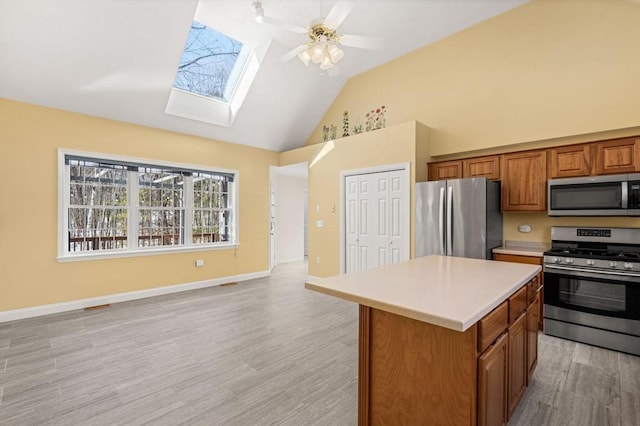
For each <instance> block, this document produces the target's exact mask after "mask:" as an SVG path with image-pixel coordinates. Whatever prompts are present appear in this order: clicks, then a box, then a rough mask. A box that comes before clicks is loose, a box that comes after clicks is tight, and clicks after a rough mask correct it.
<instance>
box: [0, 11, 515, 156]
mask: <svg viewBox="0 0 640 426" xmlns="http://www.w3.org/2000/svg"><path fill="white" fill-rule="evenodd" d="M525 1H526V0H396V1H382V0H371V1H368V0H367V1H365V0H354V1H352V3H353V9H352V11H351V13H350V14H349V15H348V16H347V18H346V19H345V20H344V22H343V23H342V25H340V27H339V32H340V33H345V34H356V35H364V36H375V37H379V38H380V39H381V40H382V41H383V45H384V48H383V49H381V50H363V49H355V48H349V47H345V48H344V52H345V57H344V58H343V59H342V61H341V62H340V74H339V75H337V76H333V77H328V76H322V75H320V71H319V70H317V69H315V68H312V66H311V65H310V67H309V68H305V67H304V65H303V64H302V63H301V62H300V61H299V60H298V59H297V58H294V59H293V60H291V61H289V62H286V63H282V62H280V60H279V59H280V58H281V57H282V56H283V55H284V54H285V53H286V52H288V51H290V50H291V49H292V48H294V47H296V46H297V45H299V44H301V43H303V42H304V41H305V37H304V36H302V35H298V34H294V33H291V32H288V31H284V30H282V29H280V28H277V27H274V26H271V25H268V24H259V23H257V22H255V21H254V19H253V16H254V15H253V14H254V11H253V7H252V0H211V1H207V0H205V1H203V2H202V6H201V8H202V10H201V11H200V12H206V13H207V14H210V16H211V18H210V19H211V20H210V22H205V24H207V25H209V26H214V25H215V27H214V28H216V29H218V30H221V31H223V32H227V33H228V34H229V35H231V36H236V38H238V39H239V40H241V41H243V42H245V43H247V41H248V40H251V42H252V43H255V44H256V45H262V46H268V50H267V53H266V55H265V56H264V60H263V63H262V66H261V67H260V71H259V72H258V75H257V77H256V79H255V80H254V82H253V85H252V87H251V89H250V91H249V94H248V95H247V97H246V99H245V102H244V104H243V106H242V108H241V109H240V111H239V113H238V115H237V117H236V119H235V122H234V123H233V126H231V127H222V126H216V125H212V124H207V123H203V122H199V121H194V120H189V119H185V118H180V117H176V116H173V115H169V114H166V113H165V109H166V106H167V100H168V98H169V93H170V90H171V87H172V84H173V80H174V78H175V73H176V69H177V65H178V63H179V61H180V57H181V54H182V50H183V48H184V43H185V40H186V38H187V34H188V32H189V28H190V24H191V22H192V20H193V18H194V14H195V12H196V9H197V7H198V1H197V0H119V1H115V0H89V1H87V0H1V1H0V64H1V65H0V97H2V98H7V99H13V100H17V101H23V102H28V103H32V104H38V105H44V106H49V107H53V108H58V109H63V110H68V111H74V112H80V113H84V114H89V115H93V116H98V117H105V118H110V119H114V120H119V121H125V122H130V123H135V124H140V125H144V126H150V127H155V128H160V129H165V130H170V131H175V132H180V133H186V134H190V135H196V136H202V137H205V138H210V139H214V140H222V141H228V142H233V143H239V144H244V145H250V146H255V147H260V148H266V149H271V150H275V151H284V150H288V149H292V148H296V147H299V146H302V145H304V143H305V141H306V140H307V138H308V136H309V135H310V134H311V132H312V131H313V130H314V129H315V127H316V126H317V125H318V123H319V122H320V120H321V119H322V117H323V116H324V114H325V112H326V111H327V109H328V108H329V106H330V105H331V103H332V102H333V100H334V99H335V97H336V96H337V94H338V93H339V92H340V90H341V89H342V87H343V86H344V84H345V82H346V81H347V79H348V78H349V77H352V76H354V75H357V74H359V73H362V72H364V71H366V70H369V69H371V68H374V67H376V66H378V65H381V64H383V63H385V62H388V61H390V60H392V59H394V58H397V57H399V56H402V55H404V54H406V53H408V52H411V51H413V50H415V49H417V48H419V47H421V46H424V45H426V44H428V43H432V42H434V41H436V40H439V39H441V38H443V37H446V36H448V35H450V34H452V33H455V32H457V31H460V30H462V29H464V28H467V27H469V26H472V25H474V24H476V23H478V22H480V21H483V20H485V19H488V18H491V17H493V16H495V15H498V14H500V13H502V12H505V11H507V10H509V9H511V8H514V7H517V6H519V5H521V4H523V3H524V2H525ZM334 3H335V1H332V0H325V1H320V0H313V1H304V0H288V1H286V0H284V1H283V0H264V1H262V5H263V8H264V12H265V16H268V17H271V18H275V19H279V20H282V21H287V22H291V23H292V24H295V25H298V26H303V27H305V26H307V25H308V24H309V22H311V21H312V20H314V19H316V18H318V17H321V16H326V15H327V13H328V12H329V10H330V9H331V7H332V6H333V5H334Z"/></svg>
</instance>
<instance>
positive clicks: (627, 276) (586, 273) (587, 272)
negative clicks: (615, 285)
mask: <svg viewBox="0 0 640 426" xmlns="http://www.w3.org/2000/svg"><path fill="white" fill-rule="evenodd" d="M549 269H556V270H559V271H563V272H566V274H567V275H572V276H577V277H589V278H603V275H613V276H615V277H616V278H617V279H618V280H620V281H631V282H633V281H635V278H638V277H640V274H636V273H633V272H616V271H597V272H594V271H593V270H591V269H584V268H576V267H573V266H556V265H544V271H545V272H546V271H547V270H549Z"/></svg>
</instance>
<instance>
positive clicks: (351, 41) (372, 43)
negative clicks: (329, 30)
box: [340, 34, 384, 50]
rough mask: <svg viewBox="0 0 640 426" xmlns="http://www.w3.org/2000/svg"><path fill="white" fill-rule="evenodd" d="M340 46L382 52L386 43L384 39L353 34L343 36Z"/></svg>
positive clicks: (341, 36)
mask: <svg viewBox="0 0 640 426" xmlns="http://www.w3.org/2000/svg"><path fill="white" fill-rule="evenodd" d="M340 44H341V45H343V46H348V47H357V48H359V49H369V50H382V49H383V48H384V42H383V40H382V39H379V38H376V37H365V36H358V35H353V34H341V35H340Z"/></svg>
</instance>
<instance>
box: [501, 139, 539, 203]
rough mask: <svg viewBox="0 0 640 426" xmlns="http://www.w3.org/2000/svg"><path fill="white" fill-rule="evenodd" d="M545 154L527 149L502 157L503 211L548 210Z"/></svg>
mask: <svg viewBox="0 0 640 426" xmlns="http://www.w3.org/2000/svg"><path fill="white" fill-rule="evenodd" d="M546 158H547V155H546V152H545V151H541V150H538V151H526V152H517V153H513V154H504V155H503V156H502V165H501V168H502V210H503V211H544V210H546V209H547V179H546V177H547V161H546Z"/></svg>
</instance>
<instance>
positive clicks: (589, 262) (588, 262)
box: [587, 259, 596, 266]
mask: <svg viewBox="0 0 640 426" xmlns="http://www.w3.org/2000/svg"><path fill="white" fill-rule="evenodd" d="M595 264H596V261H595V260H593V259H587V265H589V266H593V265H595Z"/></svg>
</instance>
